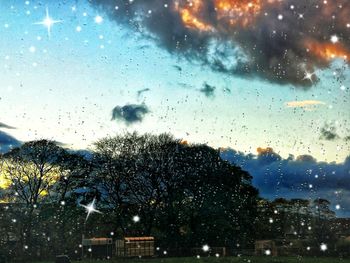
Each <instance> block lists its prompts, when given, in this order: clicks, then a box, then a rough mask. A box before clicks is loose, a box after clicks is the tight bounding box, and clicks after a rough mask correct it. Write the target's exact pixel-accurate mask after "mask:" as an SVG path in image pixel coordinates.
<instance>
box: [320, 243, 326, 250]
mask: <svg viewBox="0 0 350 263" xmlns="http://www.w3.org/2000/svg"><path fill="white" fill-rule="evenodd" d="M320 249H321V251H326V250H327V245H326V244H324V243H322V244H321V245H320Z"/></svg>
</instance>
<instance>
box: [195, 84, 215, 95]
mask: <svg viewBox="0 0 350 263" xmlns="http://www.w3.org/2000/svg"><path fill="white" fill-rule="evenodd" d="M215 89H216V87H215V86H212V85H209V84H208V83H206V82H204V83H203V88H201V89H200V90H199V91H200V92H202V93H204V95H205V96H206V97H214V93H215Z"/></svg>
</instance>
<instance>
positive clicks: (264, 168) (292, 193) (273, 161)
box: [221, 148, 350, 215]
mask: <svg viewBox="0 0 350 263" xmlns="http://www.w3.org/2000/svg"><path fill="white" fill-rule="evenodd" d="M260 149H261V148H260ZM266 149H267V150H266ZM266 149H262V150H263V151H261V150H259V149H258V154H257V155H255V154H244V153H242V152H238V151H235V150H232V149H226V150H222V151H221V155H222V157H223V158H224V159H225V160H228V161H230V162H231V163H234V164H236V165H239V166H240V167H242V168H243V169H244V170H246V171H248V172H249V173H250V174H251V175H252V176H253V184H254V185H255V186H256V187H258V188H259V191H260V193H261V194H262V196H264V197H267V198H276V197H286V198H316V197H323V198H328V199H329V200H330V201H331V202H332V204H333V205H334V204H336V203H340V204H341V206H342V207H343V208H344V210H342V213H343V214H347V215H350V199H348V198H346V196H350V156H349V157H347V158H346V160H345V161H344V162H343V163H326V162H318V161H317V160H316V159H315V158H314V157H313V156H311V155H302V156H298V157H297V158H295V157H294V156H292V155H290V156H289V157H288V158H286V159H284V158H281V156H280V155H278V154H277V153H275V152H274V151H273V149H272V148H266ZM336 192H338V193H340V194H339V195H336V194H335V193H336ZM342 196H343V197H344V198H342Z"/></svg>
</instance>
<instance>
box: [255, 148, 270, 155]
mask: <svg viewBox="0 0 350 263" xmlns="http://www.w3.org/2000/svg"><path fill="white" fill-rule="evenodd" d="M256 151H257V152H258V154H259V155H261V154H266V153H273V152H274V151H273V149H272V148H271V147H266V148H261V147H258V148H257V149H256Z"/></svg>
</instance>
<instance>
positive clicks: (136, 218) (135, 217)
mask: <svg viewBox="0 0 350 263" xmlns="http://www.w3.org/2000/svg"><path fill="white" fill-rule="evenodd" d="M132 221H134V222H135V223H137V222H140V217H139V216H138V215H136V216H134V217H133V218H132Z"/></svg>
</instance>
